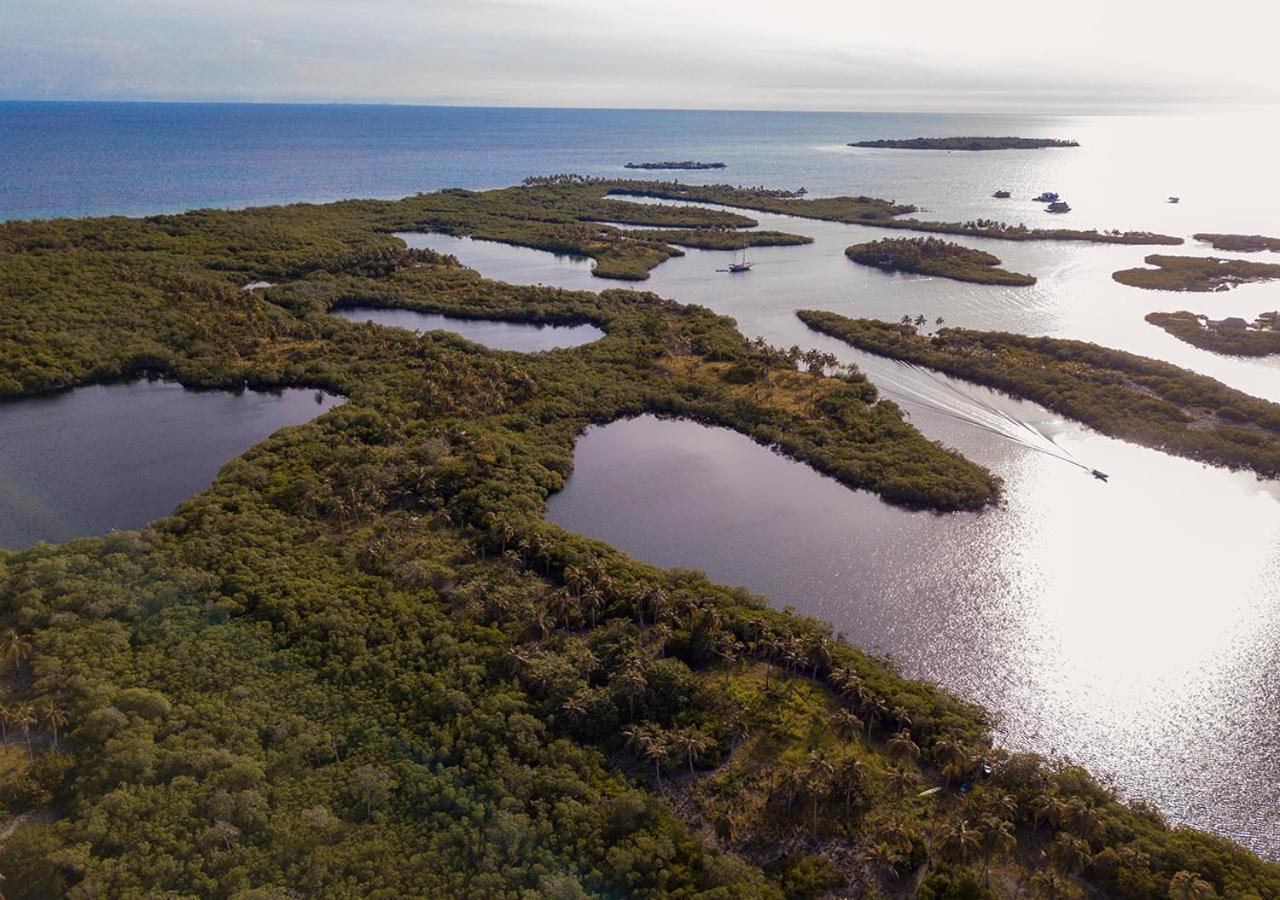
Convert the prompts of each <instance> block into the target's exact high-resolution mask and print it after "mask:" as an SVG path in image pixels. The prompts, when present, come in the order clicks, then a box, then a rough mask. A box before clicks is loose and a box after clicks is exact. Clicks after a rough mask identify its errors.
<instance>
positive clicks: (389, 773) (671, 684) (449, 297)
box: [0, 198, 1280, 900]
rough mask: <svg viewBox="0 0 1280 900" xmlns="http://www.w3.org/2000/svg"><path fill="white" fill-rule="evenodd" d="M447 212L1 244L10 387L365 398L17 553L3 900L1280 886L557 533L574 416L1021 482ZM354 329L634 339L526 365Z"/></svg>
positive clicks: (976, 726)
mask: <svg viewBox="0 0 1280 900" xmlns="http://www.w3.org/2000/svg"><path fill="white" fill-rule="evenodd" d="M421 208H422V207H421V205H420V203H419V201H418V200H417V198H415V199H413V200H409V201H404V202H403V203H381V202H350V203H340V204H333V205H328V206H307V205H299V206H290V207H282V208H271V209H260V210H246V211H243V212H221V211H201V212H196V213H190V214H186V215H181V216H163V217H155V218H150V219H137V220H135V219H99V220H77V221H71V220H60V221H53V222H42V223H8V224H4V225H0V299H2V301H3V302H0V326H2V327H0V393H3V394H5V395H9V396H16V395H21V394H31V393H35V392H38V391H42V390H49V389H52V388H56V387H62V386H67V385H71V384H77V383H84V382H88V381H94V380H102V379H108V378H118V377H127V376H132V375H138V374H142V373H147V372H150V373H158V374H164V375H167V376H169V377H173V378H177V379H179V380H181V381H182V382H183V383H186V384H188V385H193V386H236V385H240V384H244V383H246V382H247V383H249V384H252V385H260V386H266V385H299V386H315V387H324V388H327V389H329V390H333V391H336V392H339V393H342V394H343V395H345V396H346V397H347V398H348V402H347V403H346V404H345V405H344V406H342V407H339V408H337V409H335V410H332V411H330V412H329V413H327V414H326V415H324V416H322V417H320V418H318V419H317V420H315V421H313V422H311V423H309V424H307V425H304V426H299V427H294V428H288V429H284V430H282V431H281V432H279V433H277V434H276V435H275V436H273V437H272V438H271V439H269V440H268V441H266V442H264V443H263V444H262V445H260V446H258V447H257V448H255V449H253V450H252V451H250V452H249V453H247V454H245V455H244V456H242V457H241V458H239V459H237V460H235V461H233V462H231V463H229V464H228V465H227V466H226V467H225V468H224V470H223V471H222V473H221V475H220V476H219V478H218V480H217V481H216V483H215V484H214V485H213V487H212V488H211V489H210V490H208V491H206V492H204V493H202V494H200V495H198V496H196V497H194V498H192V499H191V500H189V501H188V502H186V503H184V504H183V505H182V506H181V507H179V509H178V510H177V511H176V513H175V514H174V515H173V516H171V517H169V518H167V519H164V520H161V521H159V522H157V523H155V524H154V525H152V526H151V527H149V528H147V529H145V530H143V531H142V532H140V533H137V532H130V533H117V534H113V535H111V536H109V537H106V538H102V539H88V540H81V541H76V542H74V543H71V544H68V545H65V546H48V545H41V546H37V547H35V548H32V549H30V550H27V551H23V552H21V553H0V665H2V666H3V669H2V671H0V675H2V677H0V708H2V711H3V712H4V713H5V715H4V716H3V717H0V724H3V725H4V727H5V729H6V730H5V732H4V734H3V735H0V751H2V752H0V805H2V807H3V809H2V810H0V812H3V814H4V816H5V817H6V818H5V821H4V822H3V824H0V832H4V831H7V829H8V828H9V827H10V826H13V830H12V832H11V833H8V835H7V837H6V838H4V839H3V849H2V850H0V874H2V875H3V876H4V878H5V879H6V880H5V882H4V890H5V893H6V896H8V897H10V898H35V897H52V896H64V895H68V894H70V895H72V896H80V897H135V896H138V897H140V896H161V895H175V896H184V897H238V898H244V900H248V898H259V897H275V896H282V895H293V894H303V895H312V896H324V897H402V896H431V897H446V896H447V897H512V898H516V897H521V898H524V897H543V896H545V897H557V898H577V897H586V896H606V897H621V896H635V897H666V896H676V897H703V898H738V897H752V898H754V897H784V896H789V897H813V896H818V895H820V894H821V893H822V892H823V891H826V890H828V889H835V890H839V891H841V892H861V893H865V894H877V893H879V894H890V895H898V894H903V893H906V892H909V891H911V890H913V889H914V886H915V885H917V884H920V885H921V888H920V891H921V895H922V896H934V897H943V896H973V897H984V896H994V895H1001V896H1013V895H1014V894H1015V892H1021V893H1022V894H1024V895H1025V893H1026V892H1027V891H1032V892H1038V893H1040V894H1044V895H1046V896H1054V897H1066V896H1076V895H1079V894H1081V893H1083V892H1090V893H1098V892H1104V893H1109V894H1112V895H1117V896H1124V897H1136V898H1155V897H1164V896H1171V895H1174V896H1191V895H1189V894H1185V893H1181V892H1182V891H1183V890H1184V889H1194V890H1195V891H1198V892H1199V893H1196V894H1194V896H1210V894H1208V893H1207V892H1208V891H1210V890H1216V891H1217V892H1219V893H1220V894H1221V895H1225V896H1232V897H1263V898H1277V897H1280V867H1277V866H1275V865H1272V864H1268V863H1264V862H1262V861H1260V860H1259V859H1257V858H1256V857H1254V856H1252V855H1250V854H1248V853H1247V852H1245V851H1243V850H1242V849H1241V848H1239V847H1237V846H1235V845H1233V844H1231V843H1230V842H1227V841H1224V840H1220V839H1217V838H1213V837H1210V836H1207V835H1204V834H1201V833H1198V832H1194V831H1190V830H1184V829H1170V828H1168V827H1167V826H1166V825H1165V824H1163V823H1162V822H1161V821H1160V819H1159V817H1158V816H1157V815H1155V814H1154V813H1152V812H1151V811H1150V810H1148V809H1146V808H1144V807H1142V806H1141V805H1133V806H1130V805H1125V804H1122V803H1120V802H1118V801H1117V800H1116V798H1115V797H1114V796H1113V795H1112V794H1111V793H1109V792H1108V791H1107V790H1105V789H1104V788H1102V787H1100V786H1099V785H1097V784H1096V783H1095V782H1093V781H1092V780H1091V779H1090V778H1089V777H1088V776H1087V775H1086V774H1085V773H1083V772H1081V771H1080V770H1078V769H1074V768H1071V767H1068V766H1061V765H1055V764H1050V763H1046V762H1045V761H1043V760H1039V759H1036V758H1033V757H1029V756H1022V755H1018V756H1010V755H1008V754H1006V753H1003V752H1001V751H999V750H997V749H995V748H993V747H992V746H991V743H990V737H989V722H988V721H987V718H986V716H985V715H984V714H983V713H982V711H981V710H979V709H976V708H974V707H972V706H970V705H968V704H965V703H963V702H960V701H959V700H957V699H955V698H953V697H951V696H949V695H948V694H946V693H945V692H943V691H941V690H939V689H937V688H936V687H933V686H930V685H926V684H922V683H919V682H914V681H910V680H907V679H905V678H902V677H901V676H900V675H898V674H896V673H895V672H894V671H893V670H892V668H891V667H889V666H888V665H886V664H885V663H884V662H883V661H880V660H878V659H876V658H874V657H871V656H869V655H867V654H865V653H863V652H861V651H859V650H858V649H856V648H855V647H853V646H851V645H850V644H849V643H847V642H846V641H845V640H844V639H843V638H842V637H841V636H839V635H833V634H832V633H831V631H830V629H829V628H828V627H825V626H823V625H821V624H819V623H817V622H814V621H811V620H808V619H805V618H802V617H799V616H796V615H793V614H790V613H788V612H783V611H777V610H773V609H771V608H769V607H768V605H767V604H765V603H764V602H763V601H761V600H760V599H758V598H755V597H751V596H749V595H747V594H746V593H745V592H743V591H741V590H729V589H726V588H723V587H720V586H717V585H714V584H712V583H710V582H709V581H708V580H707V579H706V578H705V577H703V576H701V575H699V574H697V573H693V572H688V571H681V570H676V571H662V570H658V569H655V568H653V567H650V566H646V565H642V564H639V563H637V562H635V561H633V560H630V559H628V558H627V557H625V556H623V555H622V554H619V553H617V552H615V551H613V550H611V549H610V548H608V547H607V546H605V545H603V544H601V543H599V542H596V541H591V540H587V539H584V538H581V537H577V536H574V535H571V534H568V533H566V532H564V531H562V530H561V529H559V528H557V527H555V526H553V525H550V524H548V523H547V522H545V521H544V520H543V519H542V513H543V510H544V506H545V501H546V498H547V496H548V495H549V494H550V493H551V492H554V491H556V490H558V489H559V488H560V487H561V486H562V485H563V483H564V479H565V478H566V476H567V475H568V473H569V471H570V467H571V462H572V446H573V442H574V439H575V438H576V436H577V435H578V434H579V433H580V432H581V430H582V429H583V428H584V427H585V426H586V425H588V424H590V423H593V422H596V423H598V422H605V421H609V420H611V419H614V418H617V417H619V416H625V415H631V414H636V413H642V412H651V413H658V414H667V415H681V416H688V417H692V418H696V419H699V420H702V421H706V422H710V423H717V424H721V425H727V426H729V427H732V428H736V429H737V430H739V431H741V432H743V433H744V434H748V435H750V436H751V437H753V438H754V439H756V440H759V441H761V442H764V443H768V444H773V445H777V446H779V447H780V448H781V449H783V450H784V451H785V452H787V453H789V454H791V455H793V456H796V457H797V458H801V459H806V460H808V461H809V462H810V463H811V464H814V465H815V466H817V467H819V468H821V469H823V470H824V471H828V472H831V473H832V474H834V475H836V476H837V477H839V478H841V479H842V480H844V481H845V482H846V483H848V484H861V485H864V486H867V487H870V488H872V489H875V490H878V491H880V492H881V493H882V494H884V495H886V496H890V497H894V498H896V499H899V500H901V501H902V502H923V503H926V504H928V505H931V506H935V507H939V508H950V507H968V506H974V505H979V504H981V503H984V502H986V501H987V500H989V499H990V498H991V497H993V496H994V494H995V490H996V483H995V482H994V480H993V479H992V477H991V476H990V475H989V474H988V473H986V472H984V471H983V470H981V469H980V468H978V467H976V466H973V465H971V464H969V463H967V462H965V461H964V460H963V459H961V458H959V457H958V456H956V455H955V454H953V453H950V452H947V451H945V450H944V449H942V448H940V447H938V446H937V445H935V444H932V443H930V442H928V441H926V440H924V439H923V438H922V437H921V436H920V435H919V434H918V433H917V432H915V431H914V430H913V429H912V428H910V427H909V426H908V425H906V424H905V423H904V422H903V421H902V418H901V415H900V414H899V412H898V410H897V409H896V408H895V407H894V406H893V404H891V403H888V402H884V401H881V402H876V397H875V391H874V389H873V388H872V387H871V385H870V384H868V383H867V382H866V381H865V379H863V378H862V377H861V376H859V375H858V374H857V373H856V372H852V371H848V370H845V371H842V372H840V373H839V374H838V375H836V376H827V375H824V374H823V372H824V371H825V370H827V369H828V368H829V366H830V364H831V362H832V360H831V359H830V358H829V357H826V356H825V355H823V354H819V353H812V352H811V353H807V354H806V353H801V352H799V351H794V352H782V351H778V350H775V349H772V348H769V347H766V346H763V345H760V344H749V343H748V342H746V341H745V340H744V339H743V338H742V337H741V335H739V334H738V333H737V332H736V330H735V329H734V328H733V325H732V322H731V321H729V320H727V319H725V318H723V317H719V316H716V315H714V314H712V313H711V312H709V311H707V310H705V309H701V308H699V307H692V306H683V305H680V304H677V303H673V302H670V301H664V300H661V299H659V298H657V297H655V296H653V295H651V294H640V293H633V292H626V291H608V292H605V293H602V294H594V293H585V292H568V291H561V290H556V289H551V288H533V287H530V288H521V287H513V286H510V285H503V284H499V283H494V282H489V281H485V280H483V279H481V278H480V277H479V276H478V275H476V273H474V272H471V271H469V270H467V269H464V268H462V267H460V266H459V265H458V264H457V263H456V261H454V260H452V259H450V258H448V257H439V256H436V255H434V254H430V253H425V252H410V251H406V250H405V249H403V247H401V246H400V245H399V243H398V242H397V241H395V240H394V239H393V238H391V237H389V236H388V235H387V234H385V231H386V230H387V229H388V228H391V227H402V223H403V222H404V221H406V220H411V219H412V218H413V216H414V213H415V211H417V210H420V209H421ZM254 280H268V281H272V282H274V283H275V284H276V285H277V286H276V287H273V288H271V289H268V290H263V291H255V292H246V291H243V290H241V289H240V286H241V285H243V284H244V283H245V282H248V281H254ZM343 303H363V304H382V305H387V306H397V307H404V308H412V309H420V310H423V311H428V312H440V313H448V314H450V315H464V316H466V315H470V316H481V315H488V316H491V317H499V318H504V319H510V320H518V321H537V322H557V323H567V322H593V323H595V324H597V325H599V326H600V327H601V328H603V330H604V331H605V332H606V336H605V337H604V338H602V339H601V340H599V341H596V342H594V343H592V344H588V345H584V346H581V347H576V348H573V349H570V350H562V351H554V352H548V353H539V354H531V355H522V354H515V353H500V352H493V351H488V350H486V349H484V348H482V347H479V346H477V345H475V344H471V343H469V342H466V341H463V340H461V339H460V338H456V337H453V336H450V335H447V334H444V333H431V334H427V335H422V336H418V335H415V334H413V333H410V332H407V331H401V330H398V329H385V328H379V327H377V326H374V325H370V324H364V323H360V324H357V323H352V322H346V321H344V320H341V319H337V318H335V317H333V316H331V315H329V314H328V311H329V310H330V309H332V308H333V307H334V306H336V305H338V304H343ZM797 363H799V364H801V365H802V366H803V367H804V368H803V370H800V369H797ZM984 763H986V764H989V765H990V766H991V767H992V773H991V775H990V777H989V778H983V777H982V776H981V773H982V771H983V764H984ZM935 789H936V790H935ZM957 891H959V892H961V893H957Z"/></svg>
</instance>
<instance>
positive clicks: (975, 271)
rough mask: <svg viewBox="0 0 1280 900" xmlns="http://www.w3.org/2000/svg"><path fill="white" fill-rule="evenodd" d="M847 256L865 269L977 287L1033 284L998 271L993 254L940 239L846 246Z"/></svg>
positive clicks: (1031, 279)
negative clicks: (900, 273)
mask: <svg viewBox="0 0 1280 900" xmlns="http://www.w3.org/2000/svg"><path fill="white" fill-rule="evenodd" d="M844 254H845V256H847V257H849V259H851V260H853V261H854V262H856V263H861V264H862V265H864V266H876V267H877V268H881V269H887V270H890V271H894V272H915V273H917V274H920V275H937V276H938V277H940V278H952V279H954V280H956V281H970V282H973V283H975V284H1004V285H1022V286H1025V285H1029V284H1035V283H1036V280H1035V277H1034V276H1031V275H1023V274H1021V273H1019V272H1009V271H1006V270H1005V269H998V268H996V267H997V266H999V265H1000V260H999V258H998V257H995V256H992V255H991V254H990V253H984V252H983V251H981V250H974V249H973V248H971V247H964V246H961V245H960V244H955V243H951V242H950V241H944V240H941V239H940V238H884V239H882V240H878V241H871V242H870V243H866V244H854V245H853V246H852V247H846V248H845V251H844Z"/></svg>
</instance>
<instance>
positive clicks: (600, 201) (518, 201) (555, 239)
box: [380, 179, 810, 281]
mask: <svg viewBox="0 0 1280 900" xmlns="http://www.w3.org/2000/svg"><path fill="white" fill-rule="evenodd" d="M608 223H618V224H622V225H642V226H651V227H650V228H648V229H643V230H624V229H621V228H615V227H613V225H611V224H608ZM755 224H756V223H755V221H754V220H753V219H749V218H747V217H746V216H741V215H737V214H735V213H727V212H720V211H717V210H708V209H697V208H690V207H677V206H673V205H666V206H658V205H652V204H650V205H641V204H637V203H627V202H624V201H619V200H611V199H608V198H607V197H605V191H604V190H602V189H598V188H592V187H589V186H586V185H583V184H581V183H579V182H577V181H574V180H572V179H558V180H557V179H546V180H543V181H542V182H540V183H538V184H530V185H524V186H521V187H511V188H502V189H499V190H492V191H483V192H474V191H461V190H446V191H439V192H437V193H434V194H420V195H418V196H416V197H410V198H406V199H405V200H402V201H400V202H399V203H397V204H394V205H393V206H390V207H388V208H387V210H386V212H385V215H384V218H383V220H382V222H381V223H380V225H381V227H384V228H386V229H387V230H393V231H411V230H412V231H438V232H441V233H444V234H451V235H456V236H470V237H478V238H483V239H485V240H491V241H502V242H504V243H508V244H518V245H520V246H524V247H533V248H536V249H538V250H547V251H549V252H552V253H562V254H568V255H573V256H579V257H584V258H585V257H589V258H591V259H593V260H595V268H594V269H593V273H594V274H595V275H597V276H599V277H601V278H616V279H622V280H626V281H642V280H644V279H646V278H648V277H649V270H650V269H652V268H653V267H654V266H656V265H658V264H659V263H663V262H665V261H666V260H668V259H670V258H672V257H673V256H680V255H681V251H680V250H679V249H677V246H686V247H699V248H703V249H715V250H740V249H742V248H744V247H761V246H775V245H788V244H798V243H808V242H809V241H810V238H807V237H803V236H800V235H794V234H783V233H781V232H776V231H743V230H741V229H744V228H748V227H751V226H754V225H755Z"/></svg>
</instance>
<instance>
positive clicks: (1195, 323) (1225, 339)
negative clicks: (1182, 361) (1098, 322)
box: [1146, 309, 1280, 356]
mask: <svg viewBox="0 0 1280 900" xmlns="http://www.w3.org/2000/svg"><path fill="white" fill-rule="evenodd" d="M1146 320H1147V321H1148V322H1150V323H1151V324H1152V325H1156V326H1158V327H1160V328H1163V329H1164V330H1165V331H1167V332H1169V334H1171V335H1173V336H1174V337H1176V338H1177V339H1178V340H1180V341H1186V342H1187V343H1188V344H1191V345H1192V346H1195V347H1199V348H1200V349H1201V350H1209V351H1212V352H1213V353H1225V354H1228V355H1230V356H1271V355H1273V354H1280V313H1278V312H1275V311H1272V312H1265V313H1262V314H1261V315H1259V316H1258V317H1257V319H1255V320H1254V321H1253V323H1252V324H1250V323H1249V322H1247V321H1245V320H1244V319H1242V318H1239V317H1235V316H1232V317H1228V318H1225V319H1210V318H1209V317H1208V316H1202V315H1197V314H1196V313H1193V312H1190V311H1188V310H1185V309H1184V310H1181V311H1179V312H1171V313H1161V312H1153V313H1148V314H1147V316H1146Z"/></svg>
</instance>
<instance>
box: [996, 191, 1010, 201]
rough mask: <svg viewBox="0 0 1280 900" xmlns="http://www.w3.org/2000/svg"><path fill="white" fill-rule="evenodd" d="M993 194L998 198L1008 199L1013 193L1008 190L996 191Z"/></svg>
mask: <svg viewBox="0 0 1280 900" xmlns="http://www.w3.org/2000/svg"><path fill="white" fill-rule="evenodd" d="M991 196H992V197H995V198H996V199H997V200H1008V199H1009V198H1010V197H1012V196H1013V195H1012V194H1010V193H1009V192H1008V191H996V192H995V193H994V194H992V195H991Z"/></svg>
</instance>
